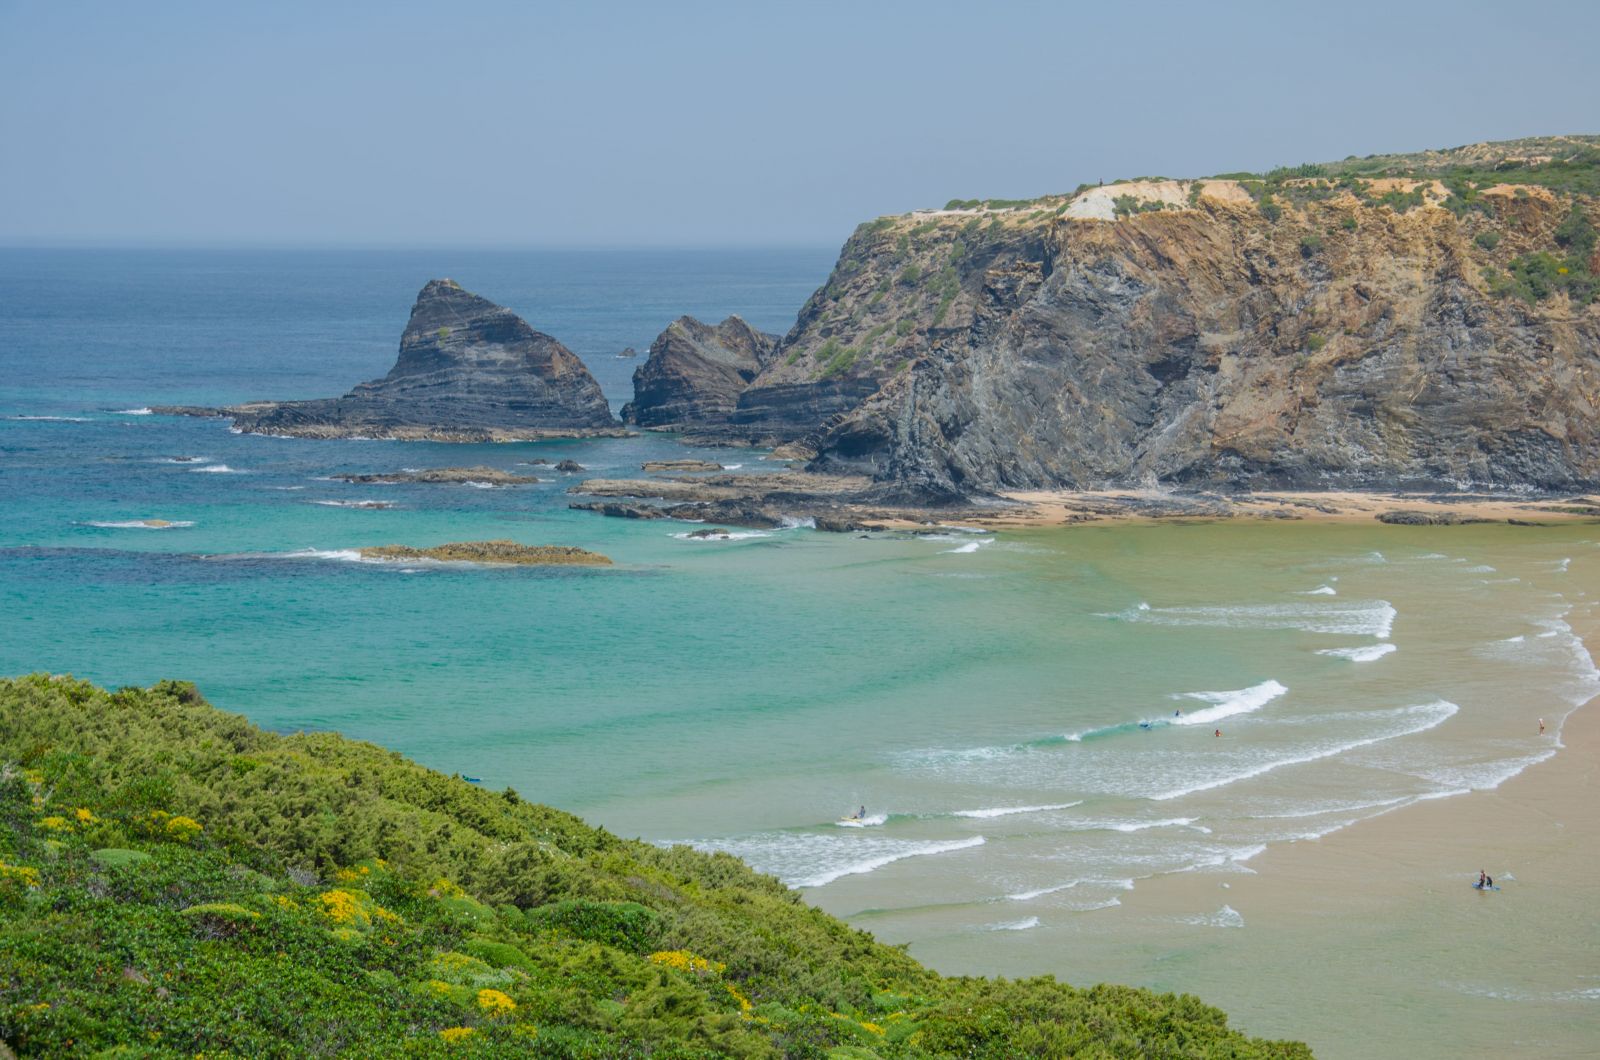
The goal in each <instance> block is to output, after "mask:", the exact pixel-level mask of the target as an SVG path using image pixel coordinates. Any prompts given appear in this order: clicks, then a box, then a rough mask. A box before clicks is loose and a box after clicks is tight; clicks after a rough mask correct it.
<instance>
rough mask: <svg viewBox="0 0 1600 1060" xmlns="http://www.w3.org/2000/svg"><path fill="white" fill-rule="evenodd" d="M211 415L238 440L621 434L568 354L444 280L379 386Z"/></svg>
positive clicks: (421, 305)
mask: <svg viewBox="0 0 1600 1060" xmlns="http://www.w3.org/2000/svg"><path fill="white" fill-rule="evenodd" d="M172 411H182V410H172ZM187 411H194V410H187ZM212 411H213V413H214V414H220V415H226V416H231V417H233V421H234V427H235V428H236V429H238V430H241V431H245V432H250V433H258V434H288V435H296V436H300V437H312V438H339V437H349V436H351V435H362V436H368V437H377V438H429V439H435V440H440V441H481V440H495V439H505V438H529V437H551V436H568V437H570V436H583V435H594V434H620V433H624V432H623V431H622V430H621V428H619V427H618V426H617V423H616V420H615V419H613V418H612V415H611V410H610V407H609V406H608V405H607V404H606V399H605V395H603V394H602V393H601V392H600V384H599V383H597V382H595V379H594V376H592V375H590V374H589V370H588V369H587V368H585V367H584V364H583V362H582V361H580V360H579V359H578V356H577V355H576V354H574V353H573V352H572V351H571V350H569V349H567V348H566V347H565V346H563V345H562V344H561V343H559V342H557V341H556V340H555V339H553V338H551V337H550V336H549V335H545V334H543V333H541V332H538V331H535V330H533V328H531V327H529V326H528V324H527V322H526V321H524V320H523V319H522V318H521V317H519V316H517V315H516V314H515V313H513V312H512V311H511V310H509V309H507V308H505V307H504V306H499V305H496V304H494V303H493V302H491V301H489V300H488V299H486V298H480V297H479V296H478V295H475V294H473V293H471V292H470V291H466V290H464V289H462V287H461V286H460V285H459V284H457V283H456V282H455V281H454V280H432V281H430V282H429V283H428V285H427V286H426V287H424V288H423V289H422V292H421V293H420V294H418V295H417V302H416V304H415V305H414V306H412V307H411V320H410V322H409V323H407V325H406V330H405V334H404V335H402V336H401V338H400V356H399V359H398V360H396V361H395V364H394V367H393V368H392V369H390V370H389V374H388V375H386V376H384V377H383V378H382V379H375V380H373V381H371V382H367V383H362V384H360V385H358V386H357V387H356V388H355V389H353V390H351V391H350V393H348V394H346V395H345V396H344V397H341V398H325V399H320V400H313V401H284V402H260V403H255V404H249V405H238V406H234V407H232V408H227V409H220V410H212Z"/></svg>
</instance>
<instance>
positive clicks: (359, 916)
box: [318, 891, 372, 924]
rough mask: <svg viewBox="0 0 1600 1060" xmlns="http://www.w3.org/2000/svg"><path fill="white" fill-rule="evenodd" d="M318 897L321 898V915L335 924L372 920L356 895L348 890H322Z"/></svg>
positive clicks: (367, 922)
mask: <svg viewBox="0 0 1600 1060" xmlns="http://www.w3.org/2000/svg"><path fill="white" fill-rule="evenodd" d="M318 897H319V898H320V899H321V900H322V912H323V915H325V916H326V917H327V918H328V919H329V920H332V921H333V922H334V923H335V924H350V923H357V924H370V923H371V922H372V919H371V917H369V916H368V915H367V913H366V911H365V910H363V909H362V908H361V903H360V902H359V901H358V900H357V899H356V896H355V895H353V894H351V893H350V892H349V891H323V892H322V894H320V895H318Z"/></svg>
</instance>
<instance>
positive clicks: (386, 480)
mask: <svg viewBox="0 0 1600 1060" xmlns="http://www.w3.org/2000/svg"><path fill="white" fill-rule="evenodd" d="M333 477H334V478H336V479H340V480H342V481H344V482H361V483H369V484H382V485H394V484H397V483H402V482H431V483H457V484H459V483H486V484H488V485H491V486H522V485H527V484H529V483H534V482H538V481H539V480H538V478H536V477H535V476H533V475H515V474H512V473H511V472H509V471H501V470H500V469H499V468H493V467H431V468H423V469H422V470H420V471H380V472H375V473H373V474H369V475H334V476H333Z"/></svg>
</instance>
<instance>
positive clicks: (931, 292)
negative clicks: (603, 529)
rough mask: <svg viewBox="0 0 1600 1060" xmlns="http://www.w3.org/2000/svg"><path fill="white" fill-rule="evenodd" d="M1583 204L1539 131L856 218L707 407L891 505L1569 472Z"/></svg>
mask: <svg viewBox="0 0 1600 1060" xmlns="http://www.w3.org/2000/svg"><path fill="white" fill-rule="evenodd" d="M1396 172H1399V173H1402V174H1404V175H1400V176H1394V175H1391V174H1394V173H1396ZM1597 196H1600V138H1595V137H1562V138H1549V139H1546V140H1539V141H1519V142H1516V143H1512V144H1500V145H1475V146H1474V147H1473V148H1465V149H1459V150H1457V151H1453V152H1433V153H1430V154H1428V155H1424V156H1406V157H1404V158H1398V159H1397V158H1388V159H1384V158H1379V159H1352V160H1347V161H1346V162H1345V163H1336V164H1333V165H1329V166H1304V167H1300V168H1299V169H1297V170H1292V171H1289V170H1285V171H1277V172H1275V173H1273V174H1267V175H1264V176H1261V177H1255V176H1251V175H1235V176H1233V177H1230V178H1221V179H1212V180H1195V181H1172V180H1147V181H1136V182H1129V183H1124V184H1116V185H1111V186H1107V187H1093V188H1085V189H1080V190H1079V191H1078V192H1077V193H1075V194H1073V195H1065V196H1059V197H1053V198H1046V199H1041V200H1035V201H1031V202H1028V203H1024V204H1016V203H981V202H965V203H960V202H956V203H951V204H950V205H949V206H948V207H946V208H945V209H943V210H930V211H923V212H919V213H914V214H910V215H907V216H904V217H894V218H883V219H880V220H878V221H875V222H873V223H871V224H869V225H863V226H862V227H861V228H859V229H857V231H856V233H855V234H854V235H853V236H852V237H851V238H850V240H849V242H847V243H846V245H845V248H844V250H843V252H842V254H841V256H840V259H839V263H838V265H837V266H836V268H835V270H834V273H833V275H832V277H831V278H830V279H829V281H828V284H827V285H826V286H825V287H824V288H823V289H822V290H821V291H819V292H817V294H816V295H814V296H813V297H812V299H811V301H810V302H809V303H807V305H806V307H805V309H804V310H803V311H802V313H801V315H800V319H799V321H798V322H797V324H796V326H795V328H794V329H793V330H792V331H791V332H790V333H789V334H788V335H787V336H786V337H785V338H784V340H783V341H782V342H781V343H780V344H779V347H778V349H777V350H776V351H775V354H774V358H773V360H772V362H771V363H770V364H769V366H768V367H767V368H766V369H765V370H764V371H763V372H762V373H761V374H760V375H759V376H758V377H757V378H756V379H755V381H754V382H753V383H752V385H751V386H750V387H749V388H748V389H747V390H746V391H745V392H744V393H743V394H742V395H741V396H740V399H739V403H738V407H737V408H736V409H735V410H734V412H733V413H732V415H731V416H730V417H729V419H730V422H731V423H732V424H733V425H735V426H736V428H737V429H740V430H743V431H744V432H746V434H747V436H748V437H751V438H753V439H760V440H766V441H771V442H780V441H786V442H796V441H798V442H800V443H802V444H803V445H804V446H805V447H806V448H808V449H809V450H811V451H812V452H813V453H814V454H815V460H814V463H813V469H814V470H825V471H847V472H854V473H866V474H869V475H871V476H873V477H874V478H875V479H876V480H878V482H879V483H880V485H881V487H882V489H883V492H884V493H885V495H889V496H893V495H899V496H901V497H903V498H906V499H916V498H921V499H924V500H931V499H938V498H942V497H952V496H957V495H965V494H972V493H981V492H994V491H1003V490H1007V489H1025V488H1049V487H1066V488H1088V487H1097V486H1108V485H1115V486H1126V485H1149V484H1152V483H1171V484H1186V485H1197V486H1198V485H1204V486H1208V487H1222V488H1257V489H1259V488H1272V487H1296V488H1307V487H1310V488H1341V487H1343V488H1354V487H1367V488H1380V489H1392V488H1409V487H1415V486H1426V487H1439V486H1453V485H1462V484H1469V483H1470V484H1474V485H1479V486H1497V487H1525V488H1534V489H1548V490H1558V489H1568V488H1576V487H1592V486H1593V485H1595V484H1596V483H1600V416H1597V412H1600V408H1597V406H1600V304H1597V303H1596V299H1595V295H1596V291H1597V289H1600V253H1597V250H1596V237H1595V226H1596V224H1597V223H1600V205H1597V198H1596V197H1597Z"/></svg>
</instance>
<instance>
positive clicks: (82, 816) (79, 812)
mask: <svg viewBox="0 0 1600 1060" xmlns="http://www.w3.org/2000/svg"><path fill="white" fill-rule="evenodd" d="M73 816H75V817H77V819H78V823H79V824H93V823H94V814H92V813H90V812H89V811H88V810H86V809H84V808H83V807H82V806H79V807H78V808H77V809H76V810H74V811H73Z"/></svg>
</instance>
